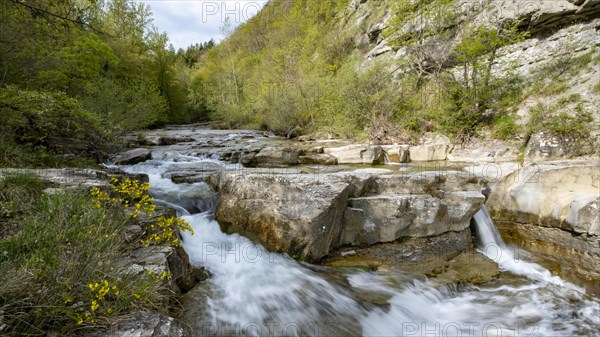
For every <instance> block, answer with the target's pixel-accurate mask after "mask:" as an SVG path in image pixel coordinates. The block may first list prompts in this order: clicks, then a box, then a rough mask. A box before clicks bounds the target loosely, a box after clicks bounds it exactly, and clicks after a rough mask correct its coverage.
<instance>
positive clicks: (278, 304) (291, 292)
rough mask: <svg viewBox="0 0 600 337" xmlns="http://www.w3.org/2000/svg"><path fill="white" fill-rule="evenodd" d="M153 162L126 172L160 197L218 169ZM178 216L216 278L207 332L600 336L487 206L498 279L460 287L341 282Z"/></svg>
mask: <svg viewBox="0 0 600 337" xmlns="http://www.w3.org/2000/svg"><path fill="white" fill-rule="evenodd" d="M155 157H156V158H160V159H154V160H151V161H148V162H145V163H142V164H138V165H134V166H130V167H126V169H127V170H128V171H130V172H144V173H147V174H149V176H150V182H151V184H152V189H151V192H152V191H154V192H160V193H165V192H169V193H175V194H177V193H182V192H185V190H186V189H190V188H198V184H174V183H172V182H171V180H170V179H166V178H164V177H163V173H164V172H166V171H167V170H173V169H174V168H175V169H176V168H177V166H178V165H181V167H184V166H185V165H186V164H185V163H190V162H202V161H205V162H212V163H214V162H215V161H214V160H207V159H199V158H196V157H193V156H185V155H174V154H169V153H163V154H159V155H155ZM233 168H235V166H233ZM160 193H159V194H160ZM179 214H180V216H182V217H183V218H184V219H186V220H187V221H189V222H190V223H191V224H192V226H193V227H194V230H195V233H196V234H195V235H190V234H189V233H183V242H184V245H183V246H184V249H185V250H186V252H187V253H188V254H189V256H190V261H191V262H192V263H193V264H195V265H198V266H204V267H205V268H207V269H208V270H209V271H210V272H211V274H212V277H211V278H210V279H209V282H210V284H211V297H210V299H209V301H208V306H209V308H208V309H209V310H208V311H209V312H208V315H206V317H205V318H204V319H207V320H209V322H208V323H210V325H211V327H217V328H216V329H211V333H214V334H216V335H225V334H232V333H234V332H235V333H239V335H244V334H245V335H248V336H259V335H261V336H262V335H286V336H287V335H289V336H294V335H308V336H317V335H319V336H347V335H363V336H559V335H560V336H573V335H582V336H583V335H586V336H589V335H593V336H594V335H595V336H599V333H598V331H600V305H599V303H598V302H597V301H596V300H593V299H591V298H589V297H588V296H586V295H585V293H584V291H583V289H581V288H579V287H577V286H575V285H572V284H570V283H568V282H565V281H564V280H562V279H560V278H559V277H556V276H552V275H551V274H550V272H549V271H547V270H545V269H544V268H543V267H541V266H539V265H537V264H534V263H530V262H526V261H522V260H520V259H519V258H518V256H517V255H516V254H515V253H514V252H513V250H511V248H510V247H507V246H506V245H505V244H504V242H503V241H502V239H501V237H500V235H499V234H498V232H497V229H496V228H495V226H494V224H493V222H492V221H491V218H490V217H489V214H487V210H485V208H484V209H482V210H481V211H480V212H479V213H477V215H476V216H475V218H474V219H475V222H476V225H477V232H478V235H479V237H480V238H481V241H482V242H483V245H482V247H481V248H480V251H481V252H482V253H484V254H486V255H487V256H488V257H490V258H491V259H494V260H495V261H497V262H498V264H499V266H500V268H501V270H502V271H503V274H502V275H501V277H500V279H499V280H496V281H494V282H491V283H490V284H487V285H484V286H479V287H475V286H467V287H463V288H448V287H445V286H435V284H434V283H433V282H429V281H416V280H413V281H410V282H406V279H402V282H390V280H389V278H390V275H385V277H384V276H383V275H381V274H379V273H368V272H362V271H356V272H351V273H349V275H346V276H347V279H348V281H347V283H346V284H345V285H343V284H339V283H336V282H332V281H331V280H330V279H328V278H327V277H326V276H325V275H324V274H321V273H318V272H316V271H315V270H313V269H311V268H306V266H305V265H303V264H300V263H298V262H297V261H295V260H293V259H291V258H289V257H287V256H285V255H281V254H276V253H270V252H267V251H266V250H265V249H264V248H263V247H262V246H260V245H257V244H254V243H252V242H251V241H250V240H248V239H247V238H245V237H243V236H240V235H237V234H233V235H229V234H225V233H223V232H222V231H221V229H220V226H219V224H218V223H217V222H216V221H215V220H213V219H212V216H211V215H210V214H209V213H203V214H186V212H183V211H181V210H180V212H179ZM338 274H339V273H338ZM402 277H404V278H405V277H406V276H399V278H402ZM399 284H400V285H399ZM365 290H368V291H375V292H378V293H384V294H388V295H389V296H390V300H389V305H388V306H383V307H377V306H375V307H369V309H366V307H364V306H363V305H361V304H359V303H358V302H357V301H356V300H355V297H354V296H353V292H354V291H365ZM199 319H200V318H199ZM222 327H225V328H222ZM245 328H246V329H245Z"/></svg>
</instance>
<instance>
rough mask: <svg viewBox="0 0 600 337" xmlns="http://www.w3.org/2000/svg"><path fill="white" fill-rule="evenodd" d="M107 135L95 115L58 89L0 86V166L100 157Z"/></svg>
mask: <svg viewBox="0 0 600 337" xmlns="http://www.w3.org/2000/svg"><path fill="white" fill-rule="evenodd" d="M112 141H113V138H112V136H111V134H110V132H109V131H108V130H106V129H105V128H104V127H103V125H102V123H101V120H100V119H99V118H98V117H97V116H96V115H94V114H92V113H90V112H88V111H85V110H83V109H81V108H80V107H79V105H78V103H77V101H75V100H74V99H71V98H69V97H67V96H66V95H65V94H63V93H51V92H38V91H26V90H20V89H18V88H16V87H14V86H9V87H5V88H3V89H0V151H2V153H0V165H1V166H9V165H15V164H16V165H18V166H20V165H19V164H24V165H32V166H60V165H61V163H71V162H77V161H79V160H78V158H81V159H83V161H84V162H85V160H86V159H87V160H90V161H91V160H95V161H102V160H104V159H105V157H106V155H107V153H108V151H109V143H110V142H112Z"/></svg>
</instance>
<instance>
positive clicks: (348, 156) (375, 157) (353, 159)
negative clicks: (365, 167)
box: [323, 144, 385, 165]
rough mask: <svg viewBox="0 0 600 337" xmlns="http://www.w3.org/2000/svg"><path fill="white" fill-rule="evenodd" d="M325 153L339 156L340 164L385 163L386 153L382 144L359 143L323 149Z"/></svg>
mask: <svg viewBox="0 0 600 337" xmlns="http://www.w3.org/2000/svg"><path fill="white" fill-rule="evenodd" d="M323 151H324V153H325V154H329V155H331V156H333V157H335V158H337V162H338V164H369V165H376V164H383V162H384V161H385V155H384V152H383V150H382V149H381V147H380V146H377V145H367V144H357V145H348V146H342V147H328V148H325V149H323Z"/></svg>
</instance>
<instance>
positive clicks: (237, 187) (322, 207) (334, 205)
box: [215, 173, 349, 261]
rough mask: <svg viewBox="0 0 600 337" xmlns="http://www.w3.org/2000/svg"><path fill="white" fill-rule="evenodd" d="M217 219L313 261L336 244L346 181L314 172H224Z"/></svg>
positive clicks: (229, 228)
mask: <svg viewBox="0 0 600 337" xmlns="http://www.w3.org/2000/svg"><path fill="white" fill-rule="evenodd" d="M219 191H220V194H221V196H220V199H219V202H218V204H217V210H216V214H215V217H216V219H217V220H218V221H219V223H220V224H221V228H222V229H223V230H224V231H225V232H228V233H232V232H237V233H241V234H243V235H244V236H246V237H248V238H250V239H252V240H255V241H258V242H260V243H261V244H263V245H264V246H265V247H266V248H267V249H269V250H272V251H277V252H286V253H288V254H289V255H290V256H293V257H298V258H301V259H303V260H309V261H317V260H319V259H320V258H321V257H323V256H325V255H327V254H328V253H329V251H330V249H332V248H335V247H336V246H337V243H338V240H339V235H340V232H341V223H342V217H343V213H344V209H345V207H346V202H347V198H348V192H349V184H347V183H345V182H343V181H342V180H341V179H334V178H330V179H327V178H326V177H315V176H313V175H269V174H245V175H239V174H236V173H222V174H221V177H220V180H219Z"/></svg>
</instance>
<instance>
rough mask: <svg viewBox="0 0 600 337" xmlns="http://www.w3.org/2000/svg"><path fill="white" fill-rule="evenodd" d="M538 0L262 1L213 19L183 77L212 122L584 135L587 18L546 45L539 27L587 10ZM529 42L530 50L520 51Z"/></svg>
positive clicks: (551, 29) (511, 136)
mask: <svg viewBox="0 0 600 337" xmlns="http://www.w3.org/2000/svg"><path fill="white" fill-rule="evenodd" d="M538 2H539V4H538ZM538 2H536V4H535V5H536V6H537V7H536V6H530V7H532V8H533V9H531V8H530V9H525V8H523V9H522V11H521V12H519V10H520V9H519V7H518V6H516V7H510V4H503V3H502V2H500V1H491V0H490V1H480V2H468V3H463V2H459V1H457V0H417V1H411V0H402V1H381V2H376V1H349V0H335V1H334V0H329V1H316V0H302V1H276V2H269V3H267V4H266V6H265V7H264V8H263V10H262V11H261V12H260V13H259V14H258V15H257V16H256V17H254V18H252V19H251V20H249V21H248V22H247V23H245V24H243V25H241V27H239V29H237V30H235V31H229V30H228V28H227V25H228V24H227V23H225V25H224V28H225V29H224V31H225V32H228V31H229V33H230V35H229V37H228V39H227V40H225V41H224V42H223V43H221V44H220V45H218V46H217V47H216V48H213V49H212V50H210V51H209V52H208V53H207V55H206V59H205V61H204V63H203V64H201V67H200V69H199V70H198V71H197V72H196V73H195V75H194V78H193V81H192V89H193V91H194V92H196V93H198V94H199V95H200V96H202V97H204V99H205V100H206V104H207V106H208V108H209V109H210V110H211V117H212V118H213V120H215V121H218V122H220V123H221V124H222V125H223V126H225V127H239V126H245V127H253V128H263V129H269V130H273V131H275V132H277V133H279V134H281V135H288V136H294V135H299V134H316V135H321V136H328V137H335V138H350V139H356V140H368V141H373V142H375V143H414V142H417V141H418V139H419V138H420V137H422V136H423V135H424V134H426V133H428V132H438V133H442V134H445V135H446V136H448V137H449V138H450V139H453V140H454V141H455V142H458V143H464V142H465V141H468V140H469V139H471V138H473V137H478V136H482V135H483V136H486V137H490V138H495V139H501V140H515V139H520V140H519V143H520V144H521V145H522V144H526V143H527V140H528V139H529V137H530V136H531V134H532V133H534V132H536V131H540V130H542V129H543V130H550V131H554V132H556V133H558V134H559V135H561V136H564V137H567V138H569V137H570V138H577V139H584V142H585V141H587V139H588V136H589V135H590V132H592V133H593V131H594V130H597V129H598V128H597V117H598V116H596V117H595V119H594V117H593V116H592V113H593V111H594V110H595V109H594V106H595V107H596V108H597V104H598V101H597V100H596V99H594V96H596V95H597V93H598V90H599V88H598V85H597V81H594V79H597V76H598V75H597V70H596V69H597V65H598V63H599V61H600V56H599V52H598V48H597V47H594V43H593V30H589V29H588V30H587V31H586V32H587V33H586V34H589V35H586V36H587V37H582V38H585V39H587V40H585V41H578V42H572V41H569V43H566V44H565V45H560V46H558V47H557V45H556V44H550V42H547V41H545V40H544V39H545V38H546V37H547V36H548V35H549V34H550V35H551V34H552V33H555V32H557V31H558V30H559V29H571V30H572V32H571V33H567V34H573V36H575V35H578V34H580V33H581V31H582V30H580V31H577V29H578V28H577V27H578V26H577V25H586V23H587V25H588V26H589V25H591V26H593V23H590V22H591V21H590V20H592V19H593V18H594V17H597V16H598V10H597V8H595V7H593V4H592V5H589V7H586V6H587V2H586V4H584V5H582V6H583V7H582V8H580V9H578V7H577V6H575V5H570V4H568V5H569V6H571V7H573V8H574V9H571V8H567V9H565V6H563V5H562V4H558V3H557V2H548V1H546V2H544V1H538ZM502 6H505V7H502ZM527 10H528V11H529V12H527ZM576 10H577V12H576ZM580 12H581V14H580ZM565 13H566V14H565ZM546 18H547V19H546ZM569 27H571V28H569ZM586 27H587V26H586ZM559 35H561V34H559ZM563 35H564V34H563ZM580 35H584V34H583V33H581V34H580ZM577 39H579V37H577V38H576V39H575V40H577ZM590 39H591V40H590ZM565 40H568V39H565ZM535 41H541V42H540V43H539V46H535V48H530V49H529V51H533V50H536V49H537V48H539V51H541V52H540V53H538V54H539V55H540V57H543V58H544V59H542V60H536V59H531V58H532V57H533V56H531V55H528V54H527V52H524V51H525V50H527V49H528V48H529V47H530V46H531V45H532V44H534V43H536V42H535ZM548 41H550V40H548ZM559 42H561V43H562V42H563V41H562V40H561V41H559ZM544 43H548V44H544ZM575 44H577V45H575ZM548 53H550V55H547V54H548ZM538 61H539V62H538ZM527 64H533V65H535V69H526V68H527V67H528V66H523V65H527ZM525 70H527V71H525ZM582 74H585V76H586V79H587V82H586V83H585V84H584V87H583V88H581V87H579V86H578V85H577V84H576V83H573V81H575V79H577V78H578V76H579V75H582ZM594 74H596V75H594ZM558 87H561V88H558ZM569 87H571V88H573V89H572V90H566V88H569ZM582 89H583V90H582ZM563 94H564V97H563V96H561V95H563ZM532 99H533V100H534V101H536V102H537V103H539V104H537V105H535V104H534V106H533V107H531V106H530V105H531V104H530V101H531V100H532ZM561 102H562V103H561ZM524 109H525V110H527V111H526V112H521V110H524ZM536 111H537V112H536ZM540 114H541V115H543V117H542V119H543V120H544V123H543V124H544V125H541V124H540V123H539V118H540V117H541V116H540ZM594 121H595V122H594ZM561 125H564V127H561Z"/></svg>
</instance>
